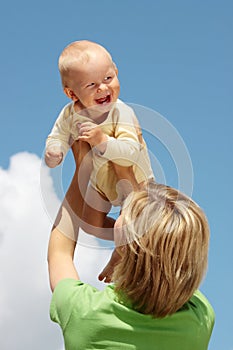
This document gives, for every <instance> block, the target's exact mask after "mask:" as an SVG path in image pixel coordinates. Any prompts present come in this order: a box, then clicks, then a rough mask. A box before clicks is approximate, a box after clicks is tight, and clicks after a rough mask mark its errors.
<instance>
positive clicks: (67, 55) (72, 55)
mask: <svg viewBox="0 0 233 350" xmlns="http://www.w3.org/2000/svg"><path fill="white" fill-rule="evenodd" d="M93 50H95V51H96V50H101V51H102V52H104V53H105V54H106V55H107V56H108V57H109V59H110V60H111V61H112V57H111V55H110V53H109V52H108V51H107V50H106V49H105V48H104V47H103V46H101V45H99V44H97V43H94V42H92V41H88V40H80V41H74V42H72V43H71V44H69V45H68V46H67V47H65V49H64V50H63V51H62V53H61V55H60V57H59V60H58V68H59V71H60V75H61V80H62V85H63V87H66V86H67V85H68V84H69V81H70V75H69V73H70V70H71V69H72V68H74V67H75V65H77V64H80V63H87V62H88V61H89V59H90V57H91V55H92V53H93ZM113 64H114V63H113Z"/></svg>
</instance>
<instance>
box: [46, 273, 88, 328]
mask: <svg viewBox="0 0 233 350" xmlns="http://www.w3.org/2000/svg"><path fill="white" fill-rule="evenodd" d="M82 286H84V283H83V282H81V281H77V280H74V279H63V280H61V281H60V282H59V283H58V284H57V285H56V288H55V289H54V292H53V295H52V300H51V304H50V318H51V320H52V321H54V322H56V323H58V324H59V325H60V326H61V328H62V329H64V328H65V327H66V325H67V322H68V321H69V318H70V315H71V313H72V309H73V303H72V300H73V298H74V295H77V292H78V291H79V290H81V289H82Z"/></svg>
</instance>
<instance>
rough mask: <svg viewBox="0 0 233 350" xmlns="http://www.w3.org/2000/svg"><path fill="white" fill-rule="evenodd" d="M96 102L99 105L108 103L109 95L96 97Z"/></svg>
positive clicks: (109, 100)
mask: <svg viewBox="0 0 233 350" xmlns="http://www.w3.org/2000/svg"><path fill="white" fill-rule="evenodd" d="M96 102H97V103H98V104H99V105H103V104H107V103H110V102H111V96H110V95H108V96H105V97H101V98H98V99H96Z"/></svg>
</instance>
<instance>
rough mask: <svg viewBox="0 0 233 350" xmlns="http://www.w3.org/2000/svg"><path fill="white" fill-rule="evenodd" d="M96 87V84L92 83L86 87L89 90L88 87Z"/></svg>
mask: <svg viewBox="0 0 233 350" xmlns="http://www.w3.org/2000/svg"><path fill="white" fill-rule="evenodd" d="M94 85H95V83H90V84H87V86H86V87H87V88H88V87H93V86H94Z"/></svg>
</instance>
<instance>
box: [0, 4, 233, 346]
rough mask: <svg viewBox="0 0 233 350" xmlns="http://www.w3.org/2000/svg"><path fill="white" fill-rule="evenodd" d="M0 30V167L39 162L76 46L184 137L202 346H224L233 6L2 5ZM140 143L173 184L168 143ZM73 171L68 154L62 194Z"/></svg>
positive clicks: (228, 333) (228, 327) (230, 340)
mask: <svg viewBox="0 0 233 350" xmlns="http://www.w3.org/2000/svg"><path fill="white" fill-rule="evenodd" d="M0 29H1V30H0V39H1V56H0V76H1V103H0V116H1V125H2V127H1V139H0V146H1V157H0V167H1V168H2V169H3V170H7V169H8V167H9V161H10V158H11V157H12V156H13V155H15V154H18V153H20V152H25V151H26V152H30V153H32V154H36V155H37V156H38V157H41V156H42V154H43V149H44V142H45V138H46V136H47V134H48V132H49V130H50V128H51V126H52V125H53V122H54V120H55V118H56V116H57V114H58V112H59V110H60V109H61V107H62V106H63V105H64V104H66V103H67V102H68V100H67V98H66V97H65V95H64V94H63V92H62V88H61V84H60V78H59V74H58V69H57V59H58V56H59V54H60V52H61V51H62V49H63V48H64V47H65V46H66V45H67V44H68V43H70V42H72V41H74V40H80V39H89V40H92V41H97V42H99V43H101V44H102V45H103V46H105V47H106V48H107V49H108V50H109V51H110V52H111V54H112V56H113V59H114V61H115V62H116V64H117V66H118V69H119V79H120V82H121V95H120V97H121V99H122V100H124V101H125V102H128V103H132V104H137V105H141V106H144V108H145V109H150V110H153V111H157V112H158V113H159V114H160V115H162V116H163V118H165V119H166V120H167V121H169V123H171V125H172V126H173V127H174V128H175V130H176V131H177V133H178V134H179V135H180V137H181V138H182V139H183V141H184V144H185V145H186V147H187V150H188V153H189V155H190V159H191V162H192V169H193V176H194V177H193V192H192V196H193V198H194V199H195V200H196V201H197V202H198V203H199V204H200V206H201V207H202V208H204V210H205V212H206V214H207V216H208V219H209V223H210V227H211V244H210V256H209V269H208V273H207V276H206V279H205V281H204V283H203V285H202V290H203V291H204V292H205V294H206V295H207V296H208V298H209V300H210V301H211V302H212V304H213V306H214V309H215V312H216V324H215V328H214V332H213V336H212V339H211V343H210V347H209V349H210V350H219V349H221V350H232V349H233V335H232V329H233V321H232V317H231V312H232V311H233V307H232V304H231V302H230V300H231V296H232V293H233V278H232V264H233V258H232V248H231V247H232V244H233V238H232V234H233V225H232V219H231V218H232V209H233V208H232V200H231V198H232V195H233V191H232V181H231V180H230V178H231V179H232V170H233V167H232V150H233V142H232V140H233V138H232V131H233V128H232V126H233V103H232V100H233V99H232V90H233V84H232V82H233V79H232V78H233V46H232V36H233V3H232V1H230V0H223V1H220V0H219V1H217V0H212V1H210V0H207V1H201V0H196V1H194V0H193V1H191V0H177V1H174V0H170V1H169V0H163V1H162V0H160V1H149V0H144V1H143V2H135V1H131V0H125V1H118V2H115V1H110V0H108V1H106V0H102V1H82V2H81V1H71V0H67V1H44V0H41V1H38V2H33V1H24V0H22V1H20V2H17V1H11V2H8V3H7V2H6V3H4V4H2V6H1V14H0ZM150 122H151V129H150V127H148V123H147V125H146V126H144V125H143V117H142V118H141V119H140V123H141V125H142V128H144V129H145V137H146V135H147V132H149V131H151V133H152V134H153V133H154V131H155V130H156V118H155V119H153V113H152V116H151V121H150ZM148 129H149V130H148ZM147 142H148V146H149V149H150V150H151V152H152V153H153V154H155V155H156V158H157V159H158V161H159V163H160V165H161V167H162V169H163V172H164V174H165V177H166V182H167V183H168V184H169V185H171V186H175V187H177V181H178V180H177V177H178V175H177V173H179V169H176V164H174V159H172V155H171V152H169V151H168V150H167V149H166V144H165V145H164V144H161V142H158V140H153V138H150V137H149V136H147ZM72 169H73V167H72V162H71V161H69V157H68V160H67V161H66V163H65V165H64V167H63V181H64V189H65V188H66V186H67V184H68V183H69V179H70V176H71V173H72ZM187 176H191V174H190V172H187ZM3 236H4V232H3ZM46 243H47V242H45V245H46ZM0 247H1V246H0ZM46 283H47V282H46ZM25 288H27V286H25ZM48 293H49V290H48ZM45 312H47V310H45ZM22 348H24V349H26V347H23V344H22ZM18 349H20V348H18ZM54 349H55V347H54Z"/></svg>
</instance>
